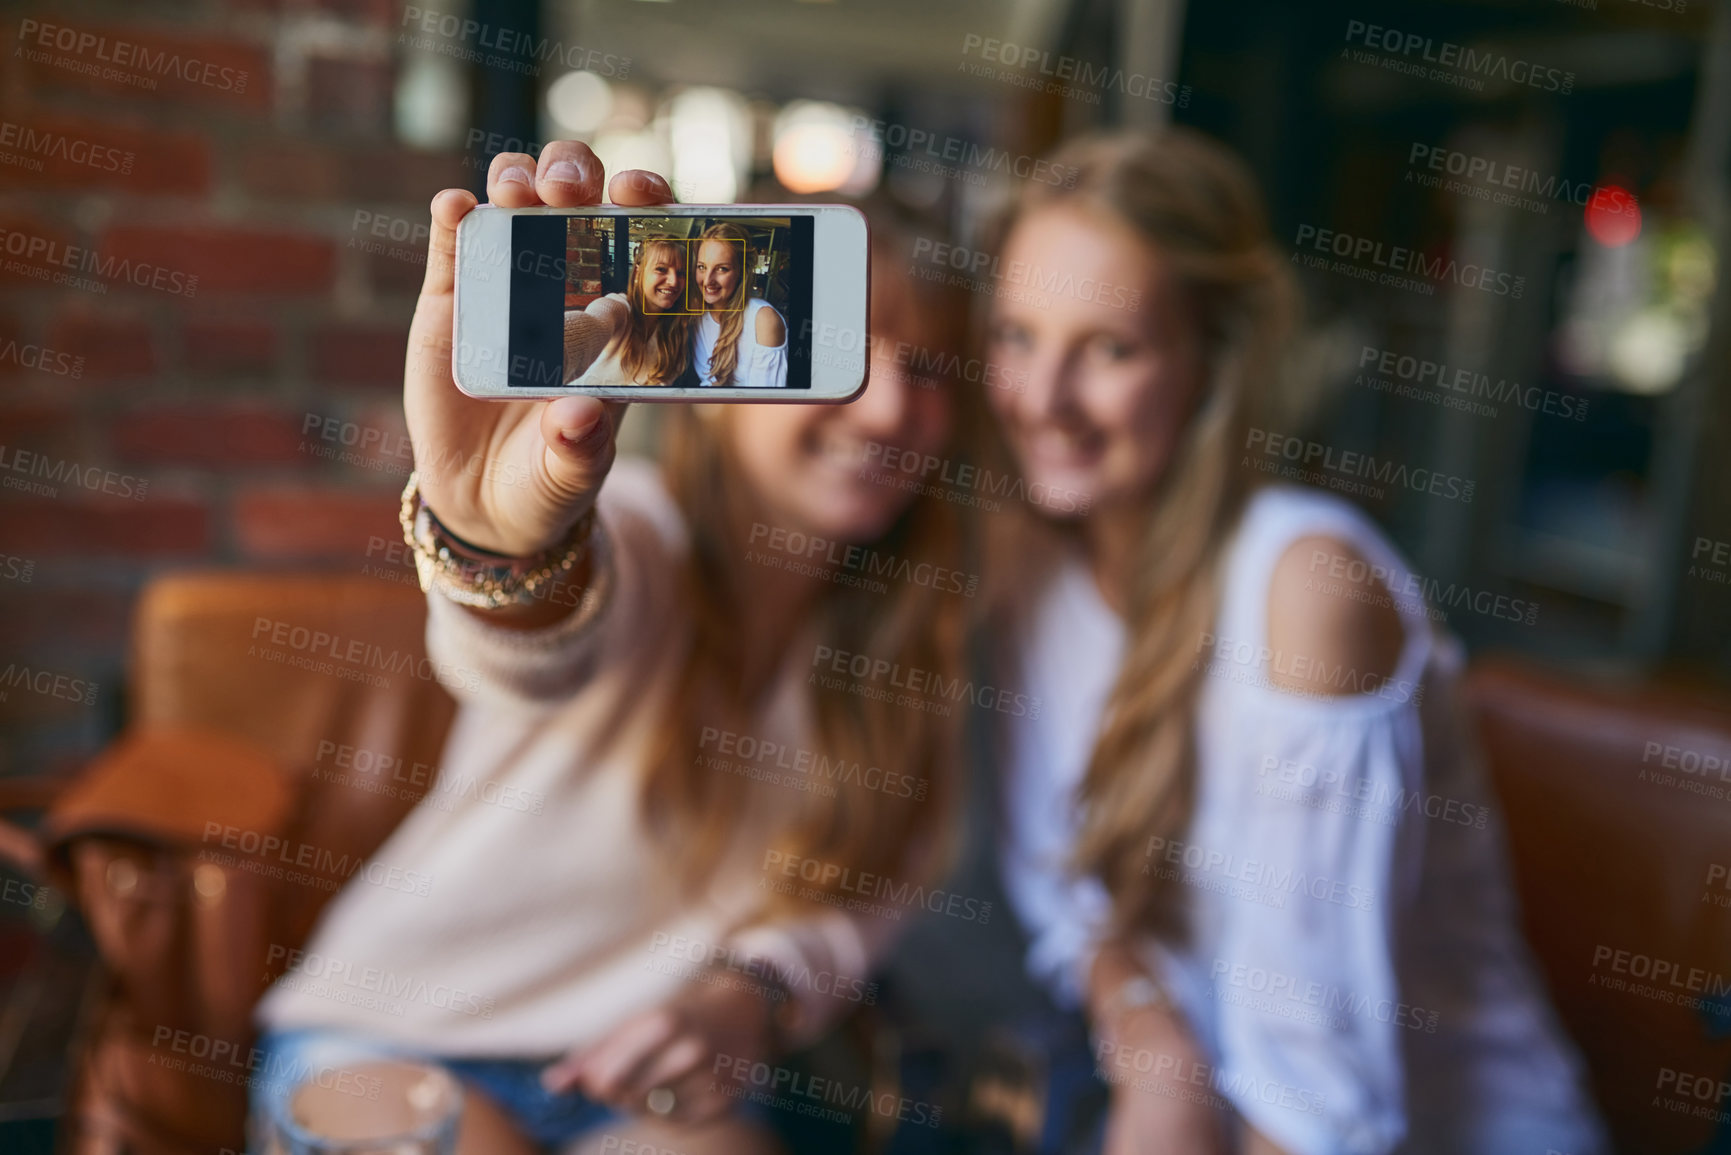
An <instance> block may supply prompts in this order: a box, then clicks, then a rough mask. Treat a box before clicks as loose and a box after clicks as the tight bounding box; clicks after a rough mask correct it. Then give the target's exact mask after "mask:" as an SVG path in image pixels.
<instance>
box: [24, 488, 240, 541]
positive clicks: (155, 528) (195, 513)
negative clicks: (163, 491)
mask: <svg viewBox="0 0 1731 1155" xmlns="http://www.w3.org/2000/svg"><path fill="white" fill-rule="evenodd" d="M61 490H62V494H63V496H62V497H60V498H58V499H54V498H44V497H32V498H13V499H8V500H0V541H4V542H6V543H7V546H8V547H9V548H10V549H12V550H13V551H14V552H16V553H18V554H19V555H20V556H23V557H41V556H45V555H56V556H71V557H115V556H123V557H124V556H138V557H156V556H165V555H171V554H202V553H206V552H207V551H208V550H209V549H210V521H211V519H210V511H209V510H208V509H207V508H206V507H205V506H204V504H203V503H202V502H197V501H190V500H187V499H184V498H167V497H158V496H147V497H146V498H145V499H144V500H143V501H128V500H126V499H124V498H109V499H103V500H98V499H95V498H91V499H89V500H79V499H76V498H74V497H72V496H70V495H66V492H65V491H66V487H64V486H62V487H61ZM77 492H82V491H77Z"/></svg>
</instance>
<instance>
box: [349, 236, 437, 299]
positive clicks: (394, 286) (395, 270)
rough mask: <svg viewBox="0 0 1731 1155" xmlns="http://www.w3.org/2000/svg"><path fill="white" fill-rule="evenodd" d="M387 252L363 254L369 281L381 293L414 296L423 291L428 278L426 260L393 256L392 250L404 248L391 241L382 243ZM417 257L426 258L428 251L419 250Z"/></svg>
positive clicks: (416, 253)
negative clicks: (423, 283)
mask: <svg viewBox="0 0 1731 1155" xmlns="http://www.w3.org/2000/svg"><path fill="white" fill-rule="evenodd" d="M381 243H383V244H384V245H385V246H386V249H387V251H386V252H382V253H363V254H362V257H363V260H364V264H365V267H366V270H367V281H368V283H370V284H371V285H372V286H373V288H375V289H377V290H378V291H379V292H381V293H399V294H402V295H404V296H412V295H414V294H416V293H419V292H420V291H421V282H422V281H423V280H424V279H425V278H426V276H427V266H426V262H425V261H424V260H413V261H412V260H409V259H408V257H407V256H403V255H393V253H392V252H391V250H397V249H401V248H403V247H404V246H401V245H398V244H395V243H394V242H391V241H384V242H381ZM415 256H417V257H425V256H426V250H425V249H418V250H416V252H415Z"/></svg>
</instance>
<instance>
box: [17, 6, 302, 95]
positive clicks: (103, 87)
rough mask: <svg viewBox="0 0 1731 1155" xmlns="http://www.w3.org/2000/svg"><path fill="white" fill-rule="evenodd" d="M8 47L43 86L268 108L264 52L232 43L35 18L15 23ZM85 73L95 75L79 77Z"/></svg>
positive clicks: (221, 38) (219, 38)
mask: <svg viewBox="0 0 1731 1155" xmlns="http://www.w3.org/2000/svg"><path fill="white" fill-rule="evenodd" d="M26 23H33V24H35V27H33V28H27V27H25V25H26ZM57 45H65V46H66V47H64V48H63V47H57ZM12 47H13V52H14V53H15V54H17V59H18V62H19V66H20V70H21V71H23V72H25V73H27V74H28V75H29V76H30V77H31V78H32V79H33V80H34V81H35V83H36V84H37V85H40V86H43V87H48V88H76V89H82V90H84V91H87V92H100V93H105V94H108V95H110V96H112V97H117V98H119V99H121V100H123V101H126V102H128V103H133V102H150V103H156V102H159V101H168V102H175V103H186V104H198V105H208V106H217V107H225V108H235V109H242V110H250V111H261V110H264V109H267V108H269V107H270V101H271V79H270V56H269V54H268V53H267V52H266V51H265V49H264V48H263V47H261V46H260V45H257V44H251V43H248V42H246V41H244V40H237V39H234V38H232V37H225V36H211V35H205V36H182V35H175V34H170V33H163V32H160V31H158V30H156V29H152V28H139V27H133V26H125V25H103V24H84V23H77V24H73V23H69V22H67V21H65V20H62V19H57V18H49V17H46V16H38V17H34V18H32V17H24V18H23V19H22V20H20V22H19V36H18V37H17V39H16V40H14V41H13V46H12ZM24 53H30V54H31V56H40V57H42V58H40V59H32V58H31V56H26V55H23V54H24ZM86 68H90V69H92V70H93V71H94V72H95V75H91V74H89V73H87V72H85V71H83V70H84V69H86Z"/></svg>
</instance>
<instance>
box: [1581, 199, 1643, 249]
mask: <svg viewBox="0 0 1731 1155" xmlns="http://www.w3.org/2000/svg"><path fill="white" fill-rule="evenodd" d="M1587 231H1588V232H1589V233H1591V234H1593V239H1594V240H1595V241H1598V242H1599V243H1600V244H1601V245H1604V246H1606V247H1607V248H1613V249H1614V248H1616V247H1617V246H1618V245H1626V244H1628V243H1629V242H1630V241H1632V240H1634V239H1635V238H1636V237H1638V236H1640V235H1641V206H1640V205H1639V204H1637V203H1636V202H1635V197H1634V194H1632V193H1630V192H1629V190H1627V189H1625V188H1623V187H1621V186H1619V185H1614V184H1607V185H1600V186H1599V187H1598V188H1596V189H1594V190H1593V194H1592V195H1591V196H1589V197H1588V198H1587Z"/></svg>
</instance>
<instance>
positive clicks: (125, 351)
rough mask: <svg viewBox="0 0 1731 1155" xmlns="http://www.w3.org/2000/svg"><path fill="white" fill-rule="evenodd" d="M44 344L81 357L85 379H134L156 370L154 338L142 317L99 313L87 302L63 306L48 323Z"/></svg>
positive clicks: (81, 375) (83, 377)
mask: <svg viewBox="0 0 1731 1155" xmlns="http://www.w3.org/2000/svg"><path fill="white" fill-rule="evenodd" d="M43 343H44V344H45V345H47V346H48V347H50V348H52V349H54V350H55V351H57V352H65V353H69V354H71V355H72V356H73V357H82V358H83V359H84V360H83V366H82V368H81V370H80V373H79V376H80V379H81V380H85V381H98V382H105V381H135V380H138V379H140V378H144V377H149V376H151V375H152V374H154V373H155V372H156V370H157V366H158V360H157V355H156V338H155V335H154V334H153V333H152V332H151V330H150V325H149V324H148V323H147V322H146V321H145V320H144V319H143V318H142V317H134V316H129V315H127V314H124V313H114V312H108V313H100V312H97V311H96V309H95V308H93V307H91V306H89V305H83V304H81V305H78V306H74V307H72V308H69V309H66V310H64V311H63V312H61V313H60V314H59V315H58V316H56V317H55V318H54V319H53V320H52V321H51V322H49V325H48V331H47V332H46V333H45V334H44V335H43Z"/></svg>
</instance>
